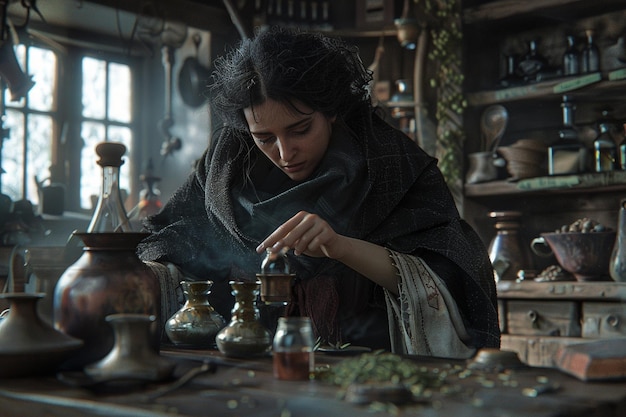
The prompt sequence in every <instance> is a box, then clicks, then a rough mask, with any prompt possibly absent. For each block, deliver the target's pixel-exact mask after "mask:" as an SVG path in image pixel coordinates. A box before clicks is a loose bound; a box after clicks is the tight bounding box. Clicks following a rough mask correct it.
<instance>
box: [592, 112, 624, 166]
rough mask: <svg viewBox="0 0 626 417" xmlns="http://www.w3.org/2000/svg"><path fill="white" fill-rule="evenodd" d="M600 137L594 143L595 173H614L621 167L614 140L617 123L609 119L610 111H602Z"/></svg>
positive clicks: (599, 128) (599, 125)
mask: <svg viewBox="0 0 626 417" xmlns="http://www.w3.org/2000/svg"><path fill="white" fill-rule="evenodd" d="M598 130H599V132H600V133H599V134H598V137H597V138H596V139H595V140H594V141H593V149H594V160H595V171H596V172H606V171H613V170H615V169H617V168H618V167H619V161H618V154H617V145H616V144H615V140H614V139H613V132H614V131H615V123H614V122H613V121H612V120H610V119H609V118H608V111H606V110H604V111H602V119H601V120H600V121H599V122H598Z"/></svg>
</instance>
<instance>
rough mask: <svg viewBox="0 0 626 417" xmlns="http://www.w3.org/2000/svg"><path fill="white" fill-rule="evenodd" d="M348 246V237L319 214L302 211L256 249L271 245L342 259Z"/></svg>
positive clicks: (306, 253)
mask: <svg viewBox="0 0 626 417" xmlns="http://www.w3.org/2000/svg"><path fill="white" fill-rule="evenodd" d="M349 246H350V243H349V240H348V239H347V238H345V237H344V236H342V235H340V234H338V233H336V232H335V231H334V230H333V228H332V227H330V225H329V224H328V223H327V222H326V221H325V220H324V219H322V218H321V217H320V216H318V215H317V214H311V213H307V212H305V211H301V212H299V213H298V214H296V215H295V216H293V217H292V218H291V219H289V220H287V221H286V222H285V223H283V224H282V225H281V226H279V227H278V228H277V229H276V230H275V231H274V232H273V233H272V234H271V235H269V236H268V237H267V238H265V240H264V241H263V242H261V244H260V245H259V246H258V247H257V248H256V251H257V252H259V253H261V252H263V251H264V250H265V248H270V247H271V248H272V250H274V251H279V250H280V249H282V248H284V247H288V248H291V249H293V252H294V254H295V255H301V254H305V255H308V256H312V257H318V258H319V257H322V256H326V257H328V258H332V259H341V258H342V257H343V256H345V254H346V252H347V251H348V250H349Z"/></svg>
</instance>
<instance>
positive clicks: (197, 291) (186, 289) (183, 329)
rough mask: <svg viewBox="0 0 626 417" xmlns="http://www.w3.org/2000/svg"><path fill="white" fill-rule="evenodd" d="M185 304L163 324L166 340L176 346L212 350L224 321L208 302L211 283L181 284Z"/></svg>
mask: <svg viewBox="0 0 626 417" xmlns="http://www.w3.org/2000/svg"><path fill="white" fill-rule="evenodd" d="M180 285H181V286H182V287H183V293H184V294H185V298H186V301H185V305H183V307H182V308H181V309H180V310H178V311H177V312H176V313H174V315H173V316H172V317H170V319H169V320H168V321H167V323H165V333H166V334H167V337H168V338H169V339H170V340H171V341H172V343H174V344H175V345H176V346H178V347H184V348H198V349H201V348H212V347H214V346H215V336H217V332H219V331H220V330H221V329H222V328H223V327H224V326H225V325H226V321H225V320H224V317H222V316H221V315H220V314H219V313H218V312H216V311H215V309H214V308H213V306H211V304H210V303H209V294H210V293H211V287H212V286H213V281H182V282H181V283H180Z"/></svg>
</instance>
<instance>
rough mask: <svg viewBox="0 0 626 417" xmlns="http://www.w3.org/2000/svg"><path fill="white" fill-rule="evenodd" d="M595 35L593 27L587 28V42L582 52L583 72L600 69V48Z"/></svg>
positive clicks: (581, 66) (581, 68)
mask: <svg viewBox="0 0 626 417" xmlns="http://www.w3.org/2000/svg"><path fill="white" fill-rule="evenodd" d="M593 35H594V32H593V30H592V29H587V30H585V36H586V37H587V43H586V44H585V46H584V47H583V49H582V51H581V54H580V72H582V73H588V72H596V71H600V50H599V49H598V46H597V45H596V43H595V41H594V39H593Z"/></svg>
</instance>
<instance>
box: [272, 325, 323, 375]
mask: <svg viewBox="0 0 626 417" xmlns="http://www.w3.org/2000/svg"><path fill="white" fill-rule="evenodd" d="M313 347H314V341H313V329H312V327H311V320H310V319H309V318H308V317H281V318H279V319H278V328H277V329H276V335H275V336H274V342H273V351H274V352H273V357H274V377H275V378H277V379H284V380H289V381H300V380H308V379H309V377H310V375H311V373H312V372H313V371H314V368H315V356H314V353H313Z"/></svg>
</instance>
